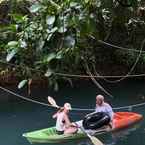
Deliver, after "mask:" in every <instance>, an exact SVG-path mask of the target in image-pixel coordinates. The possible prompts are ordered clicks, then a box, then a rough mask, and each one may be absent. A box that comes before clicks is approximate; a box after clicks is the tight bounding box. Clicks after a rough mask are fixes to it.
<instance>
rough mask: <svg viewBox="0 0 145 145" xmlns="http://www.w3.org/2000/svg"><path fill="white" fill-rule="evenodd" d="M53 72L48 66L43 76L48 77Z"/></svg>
mask: <svg viewBox="0 0 145 145" xmlns="http://www.w3.org/2000/svg"><path fill="white" fill-rule="evenodd" d="M52 74H53V71H52V70H51V69H50V68H48V69H47V72H46V73H45V75H44V76H45V77H50V76H51V75H52Z"/></svg>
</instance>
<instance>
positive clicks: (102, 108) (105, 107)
mask: <svg viewBox="0 0 145 145" xmlns="http://www.w3.org/2000/svg"><path fill="white" fill-rule="evenodd" d="M95 112H105V113H107V114H108V115H109V117H110V118H111V120H113V115H114V112H113V109H112V107H111V106H110V105H109V104H107V103H103V104H102V105H101V106H99V105H96V109H95Z"/></svg>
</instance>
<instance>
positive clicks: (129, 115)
mask: <svg viewBox="0 0 145 145" xmlns="http://www.w3.org/2000/svg"><path fill="white" fill-rule="evenodd" d="M142 118H143V116H142V115H141V114H137V113H133V112H116V113H115V115H114V119H113V124H114V129H113V131H115V130H118V129H122V128H126V127H129V126H130V125H132V124H134V123H136V122H138V121H140V120H141V119H142Z"/></svg>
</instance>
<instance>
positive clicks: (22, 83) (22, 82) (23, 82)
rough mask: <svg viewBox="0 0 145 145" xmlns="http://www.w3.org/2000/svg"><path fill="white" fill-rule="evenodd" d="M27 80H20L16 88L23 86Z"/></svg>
mask: <svg viewBox="0 0 145 145" xmlns="http://www.w3.org/2000/svg"><path fill="white" fill-rule="evenodd" d="M27 82H28V80H22V81H21V82H20V83H19V84H18V89H21V88H23V87H24V86H25V85H26V84H27Z"/></svg>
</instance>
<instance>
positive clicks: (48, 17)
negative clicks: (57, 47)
mask: <svg viewBox="0 0 145 145" xmlns="http://www.w3.org/2000/svg"><path fill="white" fill-rule="evenodd" d="M54 22H55V16H50V15H48V16H47V17H46V23H47V24H48V25H52V24H53V23H54Z"/></svg>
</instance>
